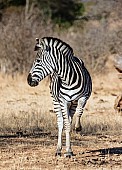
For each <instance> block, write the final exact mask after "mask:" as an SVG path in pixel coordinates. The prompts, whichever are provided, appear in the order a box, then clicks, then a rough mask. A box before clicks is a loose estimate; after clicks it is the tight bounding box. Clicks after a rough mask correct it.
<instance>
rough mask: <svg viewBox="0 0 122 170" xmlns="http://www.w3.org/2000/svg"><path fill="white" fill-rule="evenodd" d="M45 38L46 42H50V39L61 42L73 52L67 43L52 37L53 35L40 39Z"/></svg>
mask: <svg viewBox="0 0 122 170" xmlns="http://www.w3.org/2000/svg"><path fill="white" fill-rule="evenodd" d="M44 39H47V41H48V42H50V40H54V41H58V42H59V43H60V42H61V43H62V44H63V45H65V46H66V47H67V48H69V50H70V51H71V52H72V53H73V49H72V47H70V45H69V44H67V43H65V42H64V41H62V40H60V39H58V38H54V37H43V38H42V40H44Z"/></svg>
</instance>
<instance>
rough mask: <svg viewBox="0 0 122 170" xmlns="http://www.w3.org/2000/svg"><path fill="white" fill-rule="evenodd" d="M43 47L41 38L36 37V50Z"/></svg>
mask: <svg viewBox="0 0 122 170" xmlns="http://www.w3.org/2000/svg"><path fill="white" fill-rule="evenodd" d="M40 48H41V46H40V41H39V38H36V45H35V48H34V51H38V50H39V49H40Z"/></svg>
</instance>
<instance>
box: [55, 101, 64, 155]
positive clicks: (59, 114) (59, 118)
mask: <svg viewBox="0 0 122 170" xmlns="http://www.w3.org/2000/svg"><path fill="white" fill-rule="evenodd" d="M54 110H55V112H56V116H57V125H58V144H57V150H56V153H55V156H61V150H62V131H63V115H62V111H61V107H60V104H59V102H56V101H54Z"/></svg>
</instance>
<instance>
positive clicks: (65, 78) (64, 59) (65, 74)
mask: <svg viewBox="0 0 122 170" xmlns="http://www.w3.org/2000/svg"><path fill="white" fill-rule="evenodd" d="M73 65H74V61H73V55H72V53H71V52H69V53H67V55H64V54H62V55H60V56H59V61H58V76H59V77H60V79H61V81H62V83H63V84H66V85H70V84H72V81H73V80H72V75H74V76H75V72H74V69H73ZM74 76H73V77H74Z"/></svg>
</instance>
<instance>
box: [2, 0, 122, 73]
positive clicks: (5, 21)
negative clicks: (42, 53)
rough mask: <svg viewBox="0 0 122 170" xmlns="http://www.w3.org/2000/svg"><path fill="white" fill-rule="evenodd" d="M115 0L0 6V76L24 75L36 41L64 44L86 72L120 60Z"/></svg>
mask: <svg viewBox="0 0 122 170" xmlns="http://www.w3.org/2000/svg"><path fill="white" fill-rule="evenodd" d="M121 9H122V1H121V0H102V1H101V0H94V1H93V0H0V35H1V36H0V42H1V43H0V51H1V53H0V72H2V73H9V74H12V75H16V74H17V73H18V72H19V73H25V72H27V71H28V70H29V69H30V67H31V65H32V62H33V60H34V58H35V55H36V54H35V52H34V51H33V48H34V45H35V38H36V37H40V38H41V37H44V36H54V37H57V38H60V39H62V40H63V41H66V42H67V43H69V45H71V47H72V48H73V49H74V53H75V55H76V56H78V57H79V58H82V59H83V60H84V62H85V64H86V66H87V68H88V69H89V70H90V71H91V73H93V74H94V73H96V72H97V73H98V72H102V71H104V70H105V65H106V62H107V61H108V58H109V56H112V55H121V54H122V48H121V47H122V10H121Z"/></svg>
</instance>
